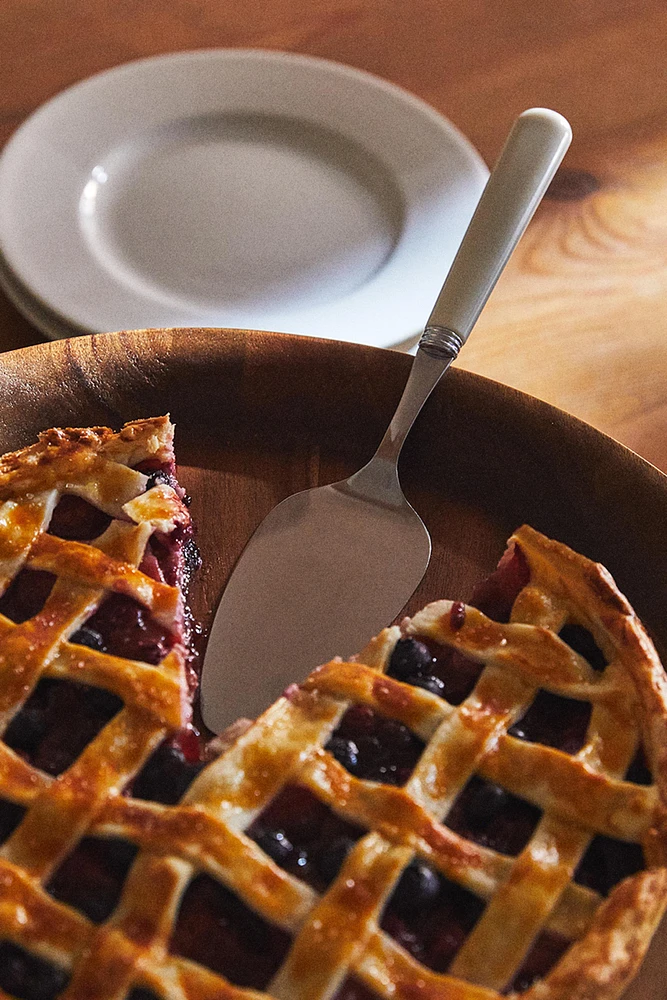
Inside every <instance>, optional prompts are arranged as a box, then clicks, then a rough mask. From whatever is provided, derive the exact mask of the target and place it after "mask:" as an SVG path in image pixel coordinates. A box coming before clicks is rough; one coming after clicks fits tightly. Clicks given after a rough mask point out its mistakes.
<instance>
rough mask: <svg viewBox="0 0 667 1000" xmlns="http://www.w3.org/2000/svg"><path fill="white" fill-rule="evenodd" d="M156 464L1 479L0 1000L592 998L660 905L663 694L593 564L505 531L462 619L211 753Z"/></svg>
mask: <svg viewBox="0 0 667 1000" xmlns="http://www.w3.org/2000/svg"><path fill="white" fill-rule="evenodd" d="M171 440H172V428H171V425H170V424H169V422H168V420H167V419H166V418H158V419H155V420H145V421H138V422H135V423H132V424H128V425H126V426H125V427H124V428H123V430H122V431H121V432H120V433H119V434H114V433H113V432H111V431H109V430H107V429H103V428H92V429H87V430H64V431H63V430H52V431H48V432H46V433H45V434H44V435H43V436H42V438H41V439H40V442H39V444H37V445H35V446H33V447H32V448H28V449H25V450H24V451H22V452H17V453H14V454H12V455H8V456H5V457H4V458H3V459H0V493H1V496H0V501H2V507H1V508H0V574H1V580H2V588H3V593H2V597H0V664H1V666H2V669H1V670H0V706H1V711H2V721H3V727H4V729H3V737H2V741H0V997H2V996H7V995H8V996H11V997H16V998H21V1000H51V998H55V997H63V998H66V1000H123V998H129V1000H155V998H163V1000H214V998H215V1000H260V998H261V997H273V998H275V1000H325V998H327V1000H329V998H335V1000H373V998H376V1000H377V998H387V1000H388V998H393V1000H445V998H446V1000H494V998H498V996H499V995H510V996H512V995H517V994H521V995H522V997H525V998H527V1000H565V998H574V1000H576V998H579V1000H612V998H614V997H617V996H619V994H620V992H621V991H622V989H623V987H624V985H625V983H627V982H628V981H629V979H630V978H631V977H632V975H633V974H634V972H635V971H636V970H637V968H638V966H639V964H640V962H641V959H642V956H643V954H644V951H645V950H646V947H647V946H648V942H649V940H650V937H651V935H652V933H653V930H654V929H655V927H656V925H657V923H658V921H659V919H660V916H661V915H662V912H663V910H664V909H665V906H666V905H667V861H666V859H665V852H666V843H667V834H666V832H665V796H666V795H667V792H666V790H665V767H666V765H665V753H666V749H667V734H666V730H665V727H666V720H667V699H666V695H665V678H664V674H663V670H662V667H661V665H660V663H659V661H658V658H657V656H656V653H655V650H654V649H653V646H652V644H651V642H650V640H649V638H648V637H647V635H646V633H645V631H644V629H643V627H642V625H641V623H640V622H639V620H638V619H637V617H636V615H635V614H634V612H633V611H632V609H631V608H630V606H629V604H628V603H627V601H626V600H625V598H624V597H622V595H621V594H620V593H619V592H618V590H617V589H616V587H615V585H614V582H613V580H612V579H611V577H610V576H609V574H608V573H607V572H606V570H604V569H603V568H602V567H600V566H599V565H596V564H594V563H591V562H590V561H588V560H587V559H584V558H583V557H582V556H579V555H576V554H575V553H574V552H572V551H571V550H569V549H567V548H566V547H565V546H563V545H561V544H559V543H557V542H553V541H550V540H549V539H547V538H545V537H544V536H542V535H540V534H538V533H537V532H535V531H533V530H532V529H530V528H527V527H523V528H521V529H520V530H519V531H518V532H517V533H516V534H515V536H514V537H513V538H512V539H511V540H510V544H509V548H508V550H507V552H506V554H505V556H504V557H503V559H502V560H501V563H500V565H499V568H498V570H497V572H496V573H495V574H494V575H493V576H492V577H490V578H489V579H488V580H487V581H486V582H485V583H484V584H482V585H481V586H480V588H479V589H478V591H477V593H476V594H475V595H473V598H472V599H471V602H470V605H468V606H466V605H464V604H462V603H459V602H454V603H452V602H450V601H440V602H437V603H435V604H431V605H429V606H428V607H427V608H425V609H424V610H423V611H421V612H420V613H419V614H418V615H417V616H416V617H415V618H413V619H412V620H411V621H410V620H406V621H405V622H403V623H402V625H401V626H400V628H399V627H392V628H389V629H386V630H384V631H383V632H382V633H381V634H380V635H379V636H378V637H376V638H375V639H373V640H372V641H371V642H370V643H369V645H368V646H367V647H366V649H365V650H364V651H363V652H362V653H361V654H360V656H359V657H358V658H357V659H356V660H355V661H354V662H349V663H345V662H342V661H339V660H335V661H333V662H331V663H328V664H325V665H324V666H321V667H319V668H317V669H316V670H315V671H314V672H313V673H312V674H311V675H310V677H309V678H308V679H307V680H306V681H305V682H304V683H303V684H301V685H298V686H297V685H294V686H293V687H290V688H289V689H288V690H287V691H286V692H285V694H284V696H283V697H282V698H280V699H279V700H278V701H277V702H276V703H275V704H274V705H273V706H272V707H271V708H269V709H268V711H267V712H265V713H264V715H262V716H261V717H260V718H259V719H258V720H257V721H256V722H255V723H248V722H242V723H239V724H238V725H237V726H235V727H233V729H232V731H231V732H230V733H228V734H226V735H225V736H223V738H222V739H219V738H216V739H213V740H211V741H210V742H209V743H208V744H206V741H205V740H204V739H203V738H202V737H200V736H199V733H198V730H197V728H196V726H195V725H193V722H192V702H193V698H194V696H195V689H196V674H195V672H194V670H193V667H192V663H193V660H192V656H191V654H190V652H189V644H190V636H189V626H188V617H187V614H186V613H185V611H184V602H183V591H184V589H185V587H186V584H187V578H188V576H189V573H190V572H191V570H192V568H193V567H194V566H195V565H196V550H195V549H194V543H193V537H192V526H191V522H190V517H189V513H188V510H187V506H186V505H185V502H184V501H185V497H184V494H183V491H182V490H181V489H180V487H179V486H178V484H177V482H176V480H175V478H174V464H173V451H172V445H171ZM2 991H4V993H2Z"/></svg>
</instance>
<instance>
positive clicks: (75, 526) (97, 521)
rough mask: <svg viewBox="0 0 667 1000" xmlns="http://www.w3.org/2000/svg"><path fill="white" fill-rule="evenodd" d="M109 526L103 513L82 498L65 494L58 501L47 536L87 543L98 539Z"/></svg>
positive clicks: (108, 521)
mask: <svg viewBox="0 0 667 1000" xmlns="http://www.w3.org/2000/svg"><path fill="white" fill-rule="evenodd" d="M110 524H111V518H110V517H109V515H108V514H105V513H104V511H101V510H99V508H97V507H94V506H93V505H92V504H91V503H88V501H87V500H84V499H83V498H82V497H76V496H71V495H70V494H67V493H66V494H65V495H64V496H62V497H61V498H60V500H59V501H58V506H57V507H56V509H55V510H54V512H53V516H52V518H51V523H50V524H49V534H50V535H57V536H58V538H65V539H67V540H68V541H76V542H89V541H91V540H92V539H93V538H98V537H99V536H100V535H101V534H102V533H103V532H104V531H106V529H107V528H108V527H109V525H110Z"/></svg>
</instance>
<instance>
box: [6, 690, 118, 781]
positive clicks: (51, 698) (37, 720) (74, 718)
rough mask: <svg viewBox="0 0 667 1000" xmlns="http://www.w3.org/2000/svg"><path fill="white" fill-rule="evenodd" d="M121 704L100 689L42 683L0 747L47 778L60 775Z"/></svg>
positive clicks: (9, 728) (9, 727)
mask: <svg viewBox="0 0 667 1000" xmlns="http://www.w3.org/2000/svg"><path fill="white" fill-rule="evenodd" d="M122 705H123V703H122V701H121V699H120V698H117V697H116V695H114V694H111V693H110V692H109V691H104V690H102V689H101V688H93V687H88V686H87V685H85V684H75V683H74V682H73V681H59V680H52V679H50V678H44V679H42V680H41V681H40V682H39V684H38V685H37V687H36V688H35V690H34V691H33V693H32V694H31V696H30V698H29V699H28V700H27V702H26V703H25V705H24V706H23V708H22V709H21V711H20V712H18V714H17V715H15V716H14V718H13V719H12V721H11V722H10V724H9V726H8V728H7V731H6V733H5V743H6V744H7V745H8V746H10V747H11V748H12V749H13V750H16V752H17V753H20V754H21V756H22V757H23V758H25V759H26V760H27V761H28V762H29V763H30V764H32V765H34V766H35V767H38V768H40V770H42V771H46V773H47V774H52V775H58V774H62V772H63V771H64V770H66V769H67V768H68V767H69V766H70V765H71V764H73V763H74V761H75V760H76V759H77V757H78V756H79V755H80V754H81V752H82V751H83V750H84V749H85V747H87V746H88V744H89V743H90V742H91V740H93V739H95V737H96V736H97V734H98V733H99V732H100V730H101V729H102V728H103V727H104V726H105V725H106V724H107V722H109V720H110V719H112V718H113V717H114V715H116V713H117V712H119V711H120V709H121V708H122Z"/></svg>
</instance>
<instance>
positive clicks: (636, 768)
mask: <svg viewBox="0 0 667 1000" xmlns="http://www.w3.org/2000/svg"><path fill="white" fill-rule="evenodd" d="M625 780H626V781H633V782H634V783H635V785H652V784H653V775H652V774H651V772H650V771H649V769H648V764H647V763H646V757H645V755H644V748H643V747H641V746H640V747H639V749H638V750H637V753H636V754H635V756H634V759H633V761H632V763H631V764H630V767H629V768H628V772H627V774H626V775H625Z"/></svg>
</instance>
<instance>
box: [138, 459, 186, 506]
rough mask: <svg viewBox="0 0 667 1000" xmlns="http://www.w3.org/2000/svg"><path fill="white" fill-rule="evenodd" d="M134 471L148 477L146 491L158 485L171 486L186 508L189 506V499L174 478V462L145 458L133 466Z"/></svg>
mask: <svg viewBox="0 0 667 1000" xmlns="http://www.w3.org/2000/svg"><path fill="white" fill-rule="evenodd" d="M135 469H136V471H137V472H143V474H144V475H145V476H148V482H147V483H146V491H148V490H152V489H153V487H154V486H157V485H158V484H159V483H165V484H166V485H167V486H171V488H172V489H173V490H174V491H175V493H176V495H177V496H178V497H179V498H180V499H181V500H182V501H183V503H184V504H185V505H186V506H189V505H190V497H189V496H188V495H187V493H186V492H185V490H184V489H183V487H182V486H181V484H180V483H179V481H178V479H177V478H176V463H175V462H174V461H170V462H160V461H159V459H157V458H147V459H145V460H144V461H143V462H139V464H138V465H135Z"/></svg>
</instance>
